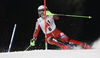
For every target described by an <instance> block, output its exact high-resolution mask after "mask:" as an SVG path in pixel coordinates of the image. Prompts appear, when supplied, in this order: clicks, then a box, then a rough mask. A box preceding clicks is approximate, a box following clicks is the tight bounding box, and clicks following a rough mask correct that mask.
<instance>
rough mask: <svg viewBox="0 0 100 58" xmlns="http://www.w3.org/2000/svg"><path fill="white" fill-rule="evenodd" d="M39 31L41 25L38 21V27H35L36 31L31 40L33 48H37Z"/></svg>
mask: <svg viewBox="0 0 100 58" xmlns="http://www.w3.org/2000/svg"><path fill="white" fill-rule="evenodd" d="M39 30H40V25H39V23H38V21H37V22H36V25H35V30H34V33H33V38H32V39H31V40H30V45H31V46H35V41H36V39H37V36H38V33H39Z"/></svg>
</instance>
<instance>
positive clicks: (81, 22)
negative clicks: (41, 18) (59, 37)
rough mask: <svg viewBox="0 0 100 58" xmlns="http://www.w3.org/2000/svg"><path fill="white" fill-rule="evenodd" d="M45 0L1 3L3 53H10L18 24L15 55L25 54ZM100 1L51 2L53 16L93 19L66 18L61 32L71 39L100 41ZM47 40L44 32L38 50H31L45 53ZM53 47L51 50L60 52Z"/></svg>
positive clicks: (60, 25) (0, 0)
mask: <svg viewBox="0 0 100 58" xmlns="http://www.w3.org/2000/svg"><path fill="white" fill-rule="evenodd" d="M43 3H44V0H0V52H7V50H8V48H9V44H10V39H11V35H12V32H13V27H14V24H17V28H16V32H15V36H14V40H13V44H12V49H11V51H24V50H25V49H26V48H27V47H28V46H29V43H30V39H32V38H33V32H34V28H35V23H36V20H37V18H38V12H37V8H38V6H40V5H43ZM99 5H100V4H99V1H98V0H95V1H94V0H49V1H48V0H47V7H48V9H49V10H50V11H51V12H52V13H57V14H59V13H61V14H73V15H87V16H88V15H90V16H92V17H93V18H92V19H84V18H72V17H62V16H60V19H59V20H56V21H55V23H56V25H57V28H58V29H59V30H61V31H63V32H64V33H65V34H66V35H68V37H69V38H70V39H75V40H78V41H81V42H85V43H87V44H89V45H91V46H92V43H93V42H94V41H95V40H97V39H98V38H99V37H100V31H99V30H100V23H99V21H100V19H99V17H100V12H99V10H100V9H99V8H100V6H99ZM44 41H45V38H44V34H43V32H42V31H41V30H40V32H39V35H38V39H37V41H36V46H35V47H31V48H30V49H29V50H34V49H45V47H44V44H45V42H44ZM58 48H59V47H57V46H54V45H53V46H52V45H49V46H48V49H58Z"/></svg>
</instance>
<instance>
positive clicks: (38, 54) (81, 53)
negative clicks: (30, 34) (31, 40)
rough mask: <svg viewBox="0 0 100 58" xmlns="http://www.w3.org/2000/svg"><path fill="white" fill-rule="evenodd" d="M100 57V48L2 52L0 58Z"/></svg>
mask: <svg viewBox="0 0 100 58" xmlns="http://www.w3.org/2000/svg"><path fill="white" fill-rule="evenodd" d="M62 57H66V58H100V49H90V50H34V51H26V52H10V53H1V54H0V58H62Z"/></svg>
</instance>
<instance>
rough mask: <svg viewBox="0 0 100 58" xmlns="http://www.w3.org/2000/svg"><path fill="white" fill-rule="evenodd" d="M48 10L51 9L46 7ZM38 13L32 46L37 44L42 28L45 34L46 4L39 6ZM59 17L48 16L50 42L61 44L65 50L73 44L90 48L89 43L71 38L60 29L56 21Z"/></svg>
mask: <svg viewBox="0 0 100 58" xmlns="http://www.w3.org/2000/svg"><path fill="white" fill-rule="evenodd" d="M46 11H49V10H48V8H47V7H46ZM38 14H39V18H38V19H37V22H36V26H35V31H34V34H33V39H31V41H30V45H31V46H35V41H36V39H37V36H38V33H39V30H40V28H41V29H42V31H43V33H44V34H45V19H44V17H45V15H44V5H41V6H39V7H38ZM58 19H59V17H58V16H57V15H53V16H50V15H47V16H46V22H47V23H46V24H47V41H48V43H49V44H51V45H56V46H59V47H61V48H62V49H63V50H66V49H69V48H70V47H71V44H77V45H80V46H82V47H84V48H85V49H90V46H89V45H86V44H85V43H82V42H79V41H76V40H73V39H69V37H68V36H67V35H66V34H64V33H63V32H62V31H60V30H58V29H57V28H56V25H55V22H54V20H58Z"/></svg>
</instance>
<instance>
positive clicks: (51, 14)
mask: <svg viewBox="0 0 100 58" xmlns="http://www.w3.org/2000/svg"><path fill="white" fill-rule="evenodd" d="M46 15H49V16H50V17H53V15H54V14H53V13H51V12H50V11H46Z"/></svg>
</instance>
